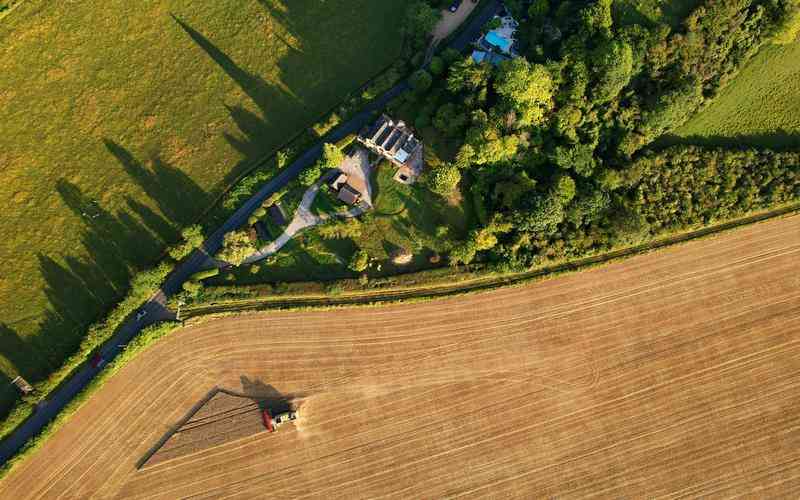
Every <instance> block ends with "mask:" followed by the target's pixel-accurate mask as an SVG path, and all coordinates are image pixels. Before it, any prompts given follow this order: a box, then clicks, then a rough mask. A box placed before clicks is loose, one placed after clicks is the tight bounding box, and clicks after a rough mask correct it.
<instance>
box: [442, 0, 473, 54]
mask: <svg viewBox="0 0 800 500" xmlns="http://www.w3.org/2000/svg"><path fill="white" fill-rule="evenodd" d="M477 6H478V4H477V3H473V2H472V0H464V1H463V2H461V6H459V7H458V10H457V11H455V12H450V11H449V10H447V9H444V10H442V20H441V21H439V24H437V25H436V27H435V28H434V29H433V42H431V44H432V45H436V44H438V43H439V42H440V41H442V40H444V39H445V38H447V37H448V36H450V34H452V33H453V32H454V31H455V30H456V29H458V27H459V26H461V23H463V22H464V21H465V20H466V19H467V18H468V17H469V15H470V14H472V11H473V10H475V7H477Z"/></svg>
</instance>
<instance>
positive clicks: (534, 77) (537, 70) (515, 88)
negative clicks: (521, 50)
mask: <svg viewBox="0 0 800 500" xmlns="http://www.w3.org/2000/svg"><path fill="white" fill-rule="evenodd" d="M494 89H495V91H496V92H497V94H498V95H500V96H501V97H503V98H504V99H505V100H506V102H507V103H508V104H509V105H510V107H511V108H512V109H514V110H515V111H516V112H517V113H518V115H519V122H520V124H522V125H539V124H541V123H543V122H544V119H545V115H546V114H547V112H549V111H550V110H551V109H552V108H553V94H554V92H555V84H554V83H553V77H552V75H550V72H549V71H548V70H547V68H545V67H544V66H542V65H541V64H531V63H529V62H528V61H527V60H526V59H524V58H522V57H519V58H515V59H512V60H511V61H506V62H504V63H502V64H501V65H500V71H499V73H498V75H497V81H496V82H495V84H494Z"/></svg>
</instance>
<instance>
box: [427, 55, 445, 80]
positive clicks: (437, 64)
mask: <svg viewBox="0 0 800 500" xmlns="http://www.w3.org/2000/svg"><path fill="white" fill-rule="evenodd" d="M430 70H431V73H432V74H433V75H435V76H440V75H441V74H442V73H444V61H443V60H442V58H441V57H439V56H434V57H433V58H431V65H430Z"/></svg>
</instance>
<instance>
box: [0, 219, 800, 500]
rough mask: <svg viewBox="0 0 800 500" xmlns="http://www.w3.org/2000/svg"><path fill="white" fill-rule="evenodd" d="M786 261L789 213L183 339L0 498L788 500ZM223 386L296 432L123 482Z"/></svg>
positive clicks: (795, 287) (799, 246)
mask: <svg viewBox="0 0 800 500" xmlns="http://www.w3.org/2000/svg"><path fill="white" fill-rule="evenodd" d="M798 257H800V217H790V218H785V219H781V220H774V221H770V222H765V223H762V224H758V225H754V226H750V227H746V228H743V229H740V230H738V231H736V232H732V233H727V234H725V235H723V236H720V237H717V238H709V239H705V240H701V241H695V242H691V243H687V244H685V245H682V246H680V247H675V248H670V249H667V250H664V251H661V252H658V253H653V254H648V255H641V256H637V257H634V258H631V259H628V260H626V261H623V262H621V263H617V264H613V265H609V266H607V267H603V268H598V269H594V270H591V271H587V272H584V273H580V274H574V275H569V276H565V277H562V278H559V279H554V280H550V281H545V282H540V283H537V284H534V285H532V286H528V287H520V288H513V289H503V290H498V291H493V292H489V293H484V294H478V295H474V296H469V297H463V298H454V299H446V300H440V301H431V302H427V303H421V304H412V305H400V306H389V307H384V308H353V309H344V310H337V311H319V312H304V313H289V312H283V313H269V314H251V315H245V316H239V317H230V318H220V319H216V320H213V321H210V322H207V323H204V324H200V325H196V326H193V327H189V328H185V329H183V330H181V331H180V332H176V333H175V334H174V335H173V336H172V337H170V338H168V339H166V340H165V341H163V342H161V343H159V344H157V345H156V346H154V347H153V348H152V349H150V350H149V351H147V352H145V353H144V354H143V355H142V356H140V357H139V358H137V359H136V360H135V361H134V362H132V363H131V364H129V365H128V366H126V367H125V368H123V369H122V370H121V371H120V373H119V374H118V375H117V376H115V377H114V378H113V379H111V380H110V381H109V382H108V383H107V384H106V385H105V386H104V387H103V389H101V390H100V391H99V392H98V393H97V394H96V395H95V397H93V398H92V399H91V400H89V401H88V402H87V403H86V405H85V406H84V407H82V408H81V409H80V410H79V411H78V412H77V413H76V415H75V417H74V418H73V420H72V421H71V422H70V423H69V424H68V425H67V426H66V427H65V428H63V429H62V430H60V431H59V432H57V433H56V434H55V435H54V436H53V437H52V438H51V439H50V440H49V441H48V442H47V443H46V444H45V445H44V446H43V447H42V449H41V450H40V452H39V453H37V454H36V455H35V456H33V457H32V459H30V460H29V461H27V462H26V463H24V464H23V465H21V466H20V467H19V468H18V469H17V470H15V471H14V472H13V473H12V474H11V475H10V476H9V477H8V478H7V479H6V480H5V481H4V482H3V483H0V498H15V499H28V498H52V497H58V496H60V497H63V498H88V497H93V496H94V497H103V498H119V497H127V498H179V497H188V496H196V497H198V498H252V497H258V496H261V495H264V494H265V493H266V492H269V494H270V495H275V496H282V497H314V498H320V497H328V498H330V497H339V498H364V497H371V498H377V497H382V496H389V497H407V498H441V497H454V498H459V497H464V496H466V497H486V496H494V497H497V498H532V497H537V498H540V497H559V498H579V497H586V496H590V495H599V496H603V497H612V498H653V497H657V496H688V497H695V498H696V497H711V496H723V497H731V496H737V495H744V496H747V495H751V496H759V497H781V498H796V497H797V496H798V493H800V451H798V450H800V433H798V431H797V429H798V425H800V410H798V407H797V401H798V399H800V281H799V278H798V274H797V269H798V267H797V262H798ZM343 325H346V326H347V327H346V328H343ZM242 376H246V377H248V378H249V380H251V381H260V382H263V383H264V384H268V385H271V386H273V387H274V388H275V389H276V390H278V391H279V392H281V393H284V394H286V393H291V394H295V395H297V396H298V397H297V399H296V402H297V403H298V405H299V407H300V412H301V414H300V420H299V422H298V423H297V424H288V426H287V427H285V428H283V429H281V431H280V432H277V433H275V434H267V433H261V434H258V435H256V436H254V437H249V438H246V439H242V440H239V441H235V442H231V443H227V444H225V445H222V446H219V447H216V448H213V449H211V450H206V451H204V452H202V453H198V454H193V455H188V456H185V457H181V458H179V459H175V460H171V461H166V462H163V463H160V464H157V465H154V466H153V467H148V468H146V469H144V470H142V471H137V470H136V468H135V465H136V462H137V461H138V460H139V459H140V458H141V457H142V455H143V454H145V453H146V452H147V450H148V449H150V448H151V447H152V446H153V444H155V443H156V442H158V440H159V439H160V438H161V437H162V436H163V435H164V433H165V432H166V431H167V430H169V429H170V428H171V427H172V426H173V425H174V424H175V423H176V422H178V421H179V420H180V419H181V418H182V417H183V416H184V415H186V412H187V411H188V410H189V409H190V408H192V407H193V406H194V405H195V404H196V403H197V402H198V401H200V400H202V399H203V397H204V396H205V395H206V394H207V393H208V391H209V390H210V389H211V388H213V387H214V386H219V387H223V388H227V389H231V390H234V391H241V390H242V389H243V387H242V382H241V381H240V378H241V377H242Z"/></svg>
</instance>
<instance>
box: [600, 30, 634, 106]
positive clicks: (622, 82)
mask: <svg viewBox="0 0 800 500" xmlns="http://www.w3.org/2000/svg"><path fill="white" fill-rule="evenodd" d="M593 56H594V57H593V60H594V64H595V65H594V71H595V75H596V83H595V86H594V89H593V92H592V96H591V97H592V101H593V102H594V103H595V104H605V103H607V102H609V101H611V100H613V99H615V98H616V97H617V96H618V95H619V93H620V92H621V91H622V89H624V88H625V86H627V85H628V83H630V81H631V77H632V76H633V50H632V49H631V46H630V45H629V44H628V43H626V42H623V41H620V40H611V41H609V42H607V43H604V44H603V45H601V46H600V47H598V48H597V50H595V51H594V54H593Z"/></svg>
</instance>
